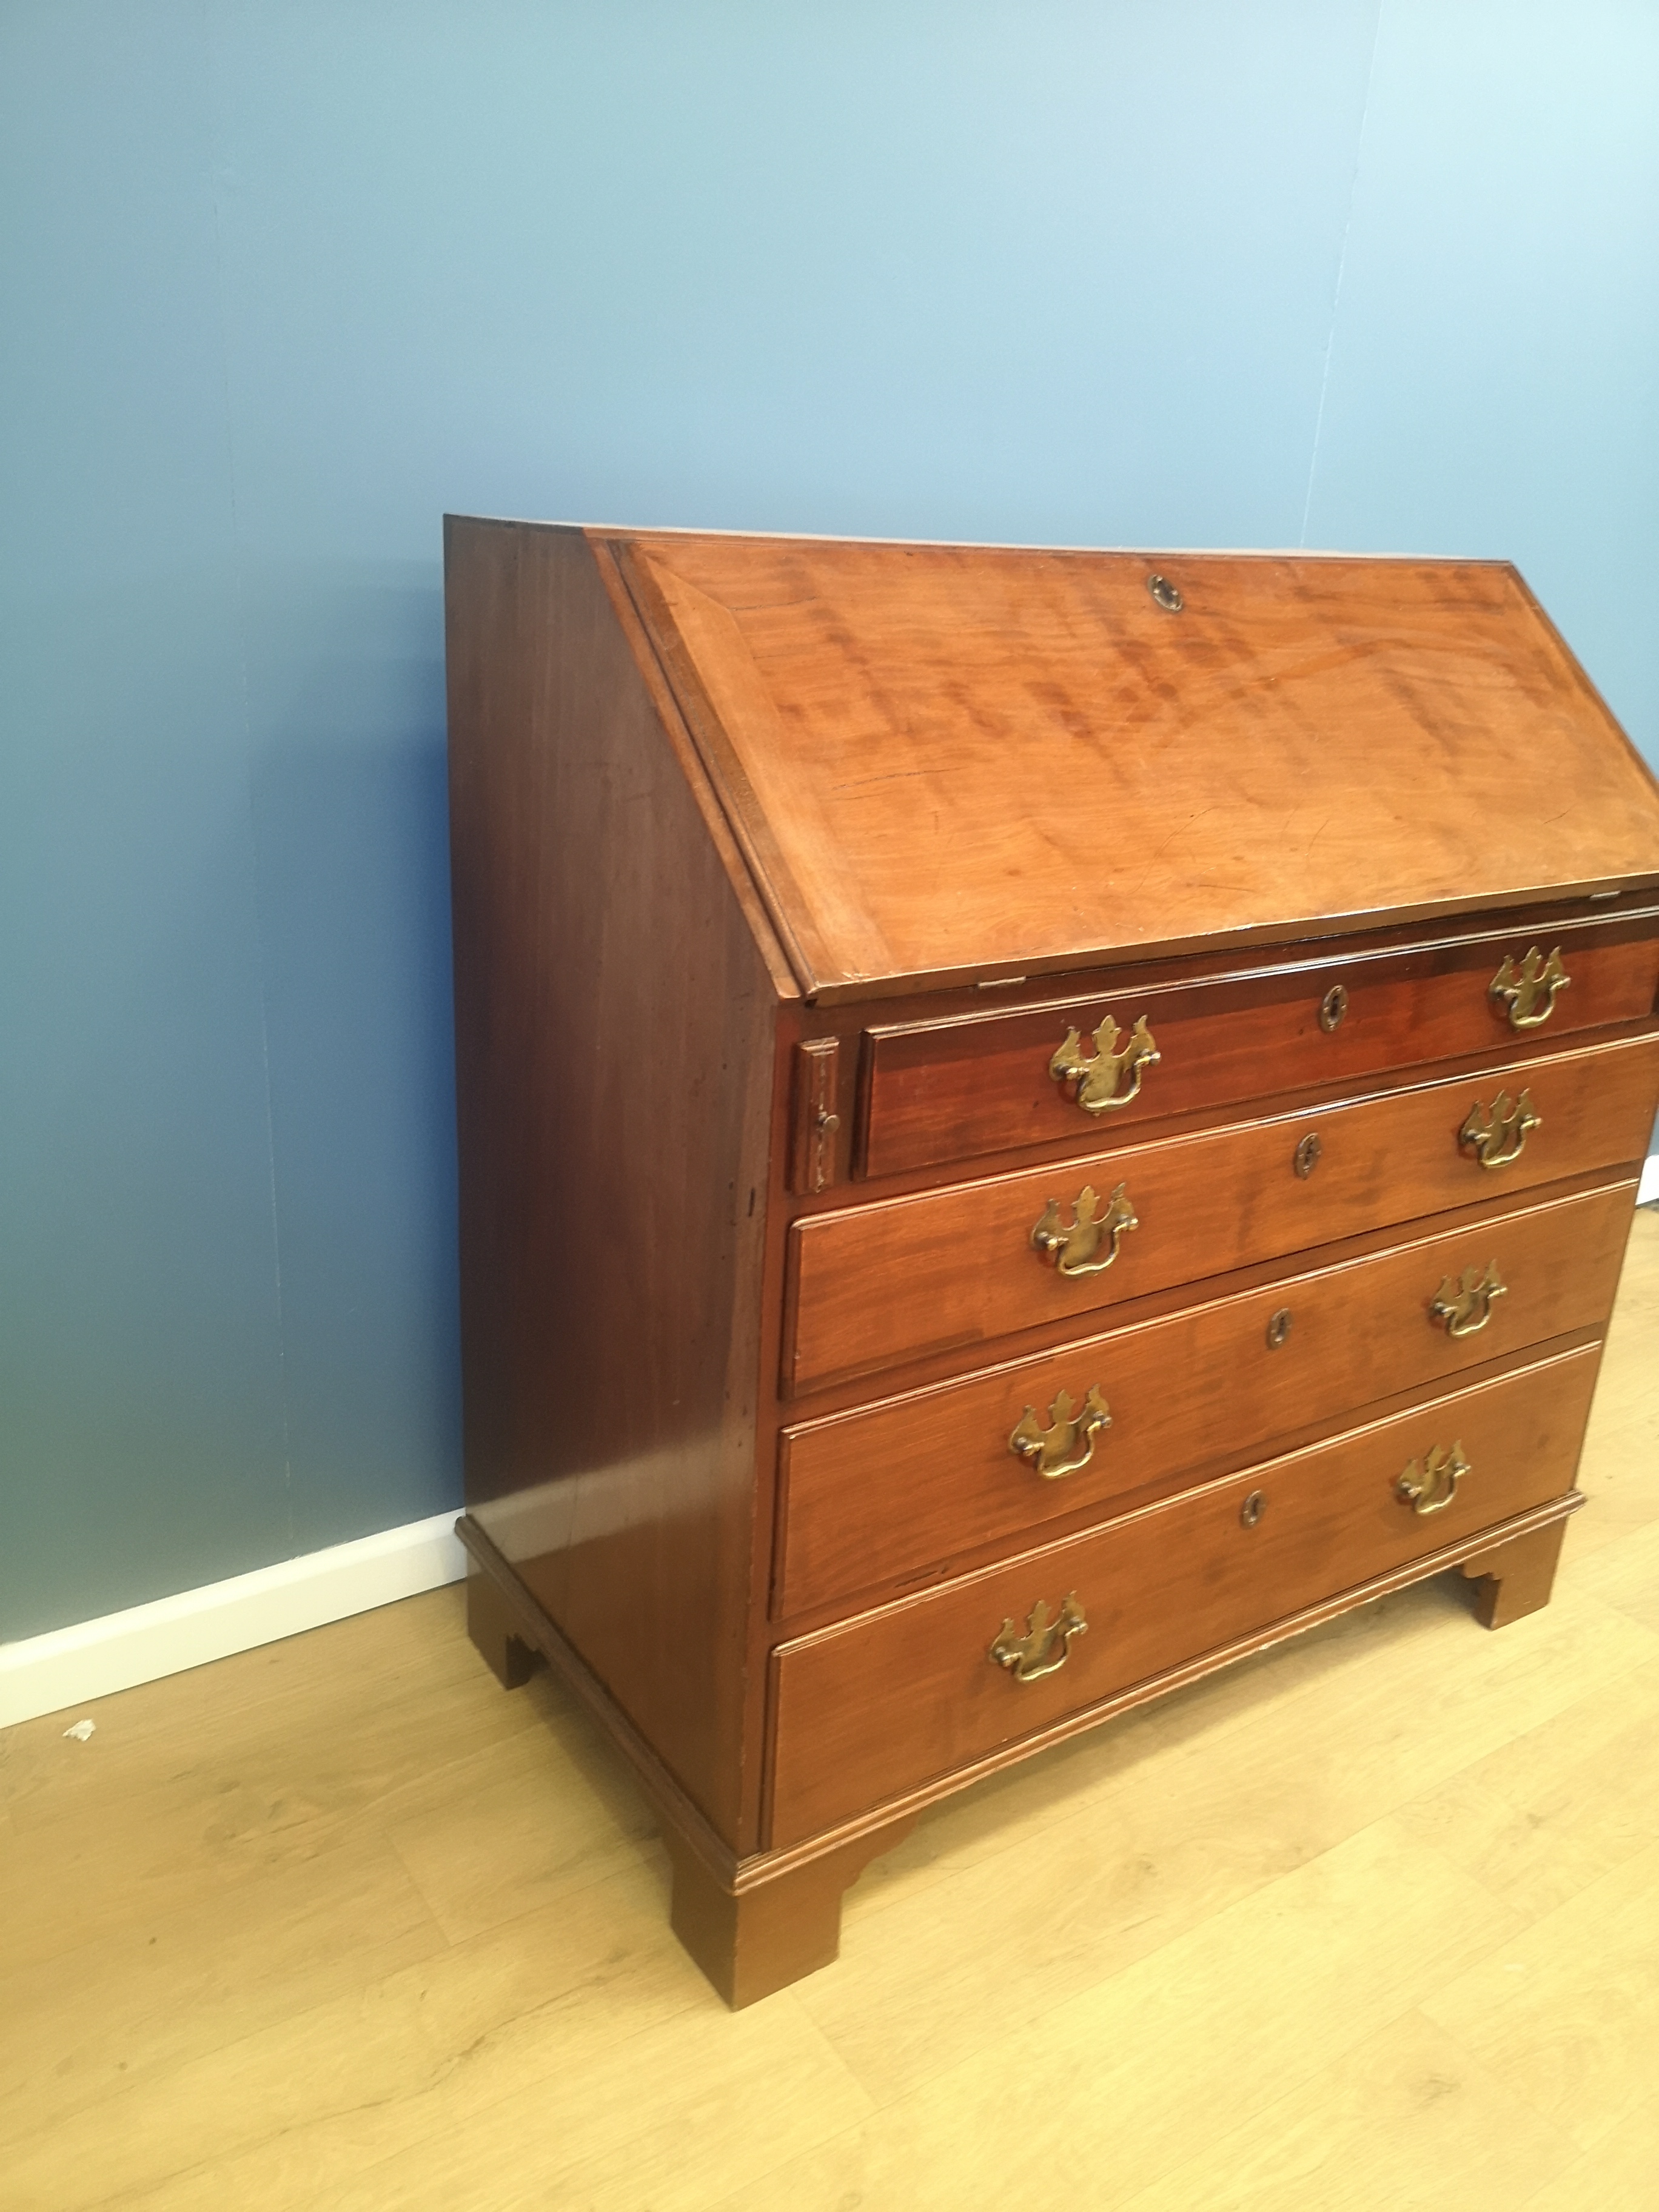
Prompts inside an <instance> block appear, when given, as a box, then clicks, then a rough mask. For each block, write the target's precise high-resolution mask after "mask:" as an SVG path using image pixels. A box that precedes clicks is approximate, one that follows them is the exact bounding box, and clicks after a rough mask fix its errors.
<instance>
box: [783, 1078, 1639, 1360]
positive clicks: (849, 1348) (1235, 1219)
mask: <svg viewBox="0 0 1659 2212" xmlns="http://www.w3.org/2000/svg"><path fill="white" fill-rule="evenodd" d="M1523 1091H1524V1093H1525V1094H1526V1097H1527V1098H1528V1100H1529V1101H1530V1110H1531V1111H1532V1112H1534V1113H1535V1114H1536V1115H1537V1116H1538V1117H1539V1119H1538V1121H1537V1125H1536V1126H1535V1127H1527V1128H1522V1127H1521V1125H1520V1123H1519V1121H1516V1119H1514V1117H1513V1116H1511V1118H1510V1122H1509V1123H1508V1125H1507V1134H1506V1133H1505V1131H1504V1127H1502V1126H1500V1124H1501V1121H1502V1117H1501V1116H1498V1117H1493V1128H1492V1137H1491V1139H1490V1140H1489V1141H1488V1142H1487V1144H1486V1151H1487V1152H1488V1154H1489V1155H1490V1156H1491V1157H1492V1158H1495V1159H1499V1160H1501V1159H1503V1158H1504V1154H1505V1152H1511V1151H1512V1152H1515V1154H1516V1156H1515V1157H1513V1158H1509V1159H1508V1160H1507V1163H1506V1164H1501V1165H1498V1166H1495V1167H1492V1168H1491V1169H1486V1168H1485V1167H1483V1165H1482V1164H1481V1160H1480V1157H1479V1156H1478V1153H1477V1150H1476V1149H1475V1147H1474V1146H1473V1144H1470V1143H1465V1142H1464V1141H1462V1138H1461V1134H1460V1133H1461V1132H1462V1130H1463V1129H1464V1128H1465V1127H1466V1126H1467V1125H1468V1123H1469V1119H1470V1116H1471V1115H1489V1116H1490V1115H1492V1109H1493V1108H1494V1107H1496V1106H1497V1105H1498V1101H1499V1098H1500V1097H1504V1098H1507V1099H1508V1101H1509V1103H1510V1108H1511V1109H1517V1108H1518V1107H1519V1106H1520V1104H1521V1103H1522V1092H1523ZM1656 1091H1659V1037H1656V1036H1645V1037H1638V1038H1633V1039H1628V1040H1624V1041H1621V1042H1617V1043H1613V1044H1603V1045H1591V1046H1588V1047H1585V1048H1582V1049H1581V1050H1579V1051H1577V1052H1575V1053H1566V1054H1553V1055H1551V1056H1549V1057H1547V1058H1544V1059H1538V1060H1528V1061H1526V1062H1524V1063H1522V1064H1519V1065H1513V1066H1502V1067H1496V1068H1488V1069H1486V1070H1483V1071H1482V1072H1481V1073H1480V1074H1479V1075H1478V1076H1460V1077H1457V1078H1455V1079H1451V1080H1449V1081H1446V1082H1441V1083H1435V1084H1425V1085H1418V1086H1415V1087H1413V1089H1410V1090H1407V1091H1395V1092H1393V1093H1391V1094H1389V1095H1386V1096H1384V1097H1376V1098H1370V1099H1364V1100H1356V1101H1351V1102H1347V1103H1340V1104H1336V1105H1331V1106H1322V1107H1316V1108H1311V1109H1306V1110H1304V1111H1302V1112H1299V1113H1297V1114H1295V1115H1277V1116H1274V1117H1273V1118H1271V1119H1267V1120H1261V1121H1249V1122H1244V1123H1239V1124H1235V1125H1233V1126H1232V1127H1226V1128H1221V1129H1213V1130H1205V1131H1202V1132H1200V1133H1198V1134H1195V1135H1188V1136H1182V1137H1172V1138H1166V1139H1162V1140H1155V1141H1152V1142H1148V1143H1141V1144H1138V1145H1133V1146H1125V1147H1120V1148H1119V1149H1118V1150H1117V1151H1115V1152H1099V1153H1095V1154H1092V1155H1090V1156H1088V1157H1086V1158H1081V1159H1074V1160H1063V1161H1051V1162H1049V1163H1048V1164H1047V1165H1045V1166H1042V1167H1039V1168H1030V1169H1025V1170H1022V1171H1021V1172H1020V1173H1018V1174H1017V1175H1006V1176H991V1177H987V1179H986V1180H985V1181H984V1182H977V1183H959V1184H957V1185H955V1186H953V1187H952V1188H948V1189H945V1190H939V1191H927V1192H923V1193H921V1194H918V1195H916V1196H914V1197H910V1198H901V1199H889V1200H883V1201H880V1202H878V1203H876V1204H872V1205H866V1206H851V1207H848V1208H845V1209H842V1210H841V1211H839V1212H829V1213H819V1214H814V1215H811V1216H809V1217H808V1218H806V1219H805V1220H803V1221H798V1222H797V1223H796V1224H795V1225H793V1228H792V1230H791V1231H790V1274H789V1298H790V1309H791V1314H790V1326H789V1329H788V1333H787V1339H786V1351H785V1356H784V1357H785V1367H784V1372H785V1379H786V1381H787V1383H789V1384H790V1385H792V1386H793V1388H794V1389H797V1390H799V1389H806V1388H808V1387H810V1386H811V1385H813V1384H815V1383H827V1382H829V1381H831V1380H833V1379H835V1378H836V1377H838V1376H851V1375H857V1374H863V1373H868V1372H873V1371H876V1370H880V1369H881V1368H884V1367H890V1366H894V1365H896V1364H898V1363H899V1362H900V1361H902V1360H903V1359H906V1358H914V1357H916V1356H919V1355H921V1354H922V1353H924V1352H944V1351H949V1350H955V1349H957V1348H959V1347H960V1348H969V1347H972V1346H975V1345H978V1344H981V1343H983V1342H985V1341H987V1340H990V1339H993V1338H995V1337H1000V1336H1005V1335H1008V1334H1012V1333H1013V1332H1015V1331H1017V1330H1019V1329H1023V1328H1032V1327H1034V1326H1036V1325H1037V1324H1039V1323H1044V1322H1058V1321H1065V1320H1068V1319H1070V1318H1072V1317H1073V1316H1081V1315H1084V1314H1088V1313H1091V1312H1096V1311H1098V1310H1100V1309H1102V1308H1103V1307H1108V1306H1112V1305H1116V1304H1121V1303H1122V1302H1123V1301H1124V1300H1125V1299H1128V1298H1133V1297H1140V1296H1142V1295H1143V1294H1145V1293H1146V1292H1148V1291H1161V1290H1167V1289H1170V1288H1171V1287H1172V1286H1174V1285H1177V1284H1181V1283H1188V1282H1196V1281H1200V1280H1202V1279H1204V1278H1206V1277H1207V1276H1211V1275H1218V1274H1222V1273H1226V1272H1227V1271H1228V1270H1230V1269H1231V1268H1234V1267H1248V1266H1250V1265H1252V1264H1254V1263H1255V1262H1256V1261H1269V1260H1275V1259H1279V1258H1283V1257H1285V1255H1289V1254H1291V1253H1293V1252H1301V1251H1305V1250H1307V1249H1310V1247H1313V1246H1315V1245H1318V1244H1322V1243H1328V1242H1330V1241H1332V1240H1333V1239H1334V1238H1337V1237H1350V1236H1354V1235H1357V1234H1358V1233H1359V1232H1361V1231H1365V1230H1370V1229H1377V1228H1385V1227H1388V1226H1389V1225H1391V1224H1393V1223H1395V1222H1403V1221H1410V1220H1415V1219H1418V1218H1420V1217H1422V1216H1424V1215H1426V1214H1431V1213H1437V1212H1443V1210H1444V1209H1446V1208H1447V1207H1449V1206H1462V1205H1468V1204H1469V1203H1471V1202H1472V1201H1474V1200H1479V1199H1485V1198H1493V1197H1497V1196H1499V1195H1500V1194H1504V1195H1507V1194H1514V1195H1516V1196H1519V1195H1520V1194H1522V1193H1523V1192H1524V1191H1527V1190H1528V1189H1532V1188H1537V1187H1538V1186H1540V1185H1541V1184H1544V1183H1547V1182H1554V1181H1556V1180H1558V1179H1559V1178H1560V1177H1562V1176H1571V1175H1578V1174H1583V1173H1587V1172H1589V1171H1592V1170H1599V1169H1602V1168H1611V1167H1616V1166H1619V1165H1621V1164H1625V1163H1626V1162H1631V1161H1634V1160H1638V1159H1639V1158H1641V1157H1642V1155H1643V1153H1644V1151H1645V1150H1646V1146H1647V1139H1648V1132H1649V1129H1650V1127H1651V1126H1652V1120H1653V1111H1654V1101H1655V1094H1656ZM1315 1147H1317V1157H1316V1158H1314V1157H1313V1154H1314V1148H1315ZM1303 1168H1306V1169H1307V1170H1308V1171H1307V1172H1306V1173H1304V1172H1301V1171H1300V1170H1302V1169H1303ZM1120 1185H1121V1188H1122V1195H1121V1198H1119V1199H1118V1200H1117V1203H1118V1206H1120V1207H1127V1209H1128V1210H1129V1212H1130V1213H1131V1214H1132V1215H1133V1221H1134V1224H1135V1225H1134V1226H1133V1227H1128V1226H1125V1227H1123V1228H1122V1229H1121V1231H1120V1232H1118V1233H1117V1235H1116V1250H1115V1256H1113V1257H1110V1259H1109V1264H1105V1265H1102V1263H1103V1261H1107V1259H1108V1255H1109V1254H1110V1252H1111V1249H1112V1245H1111V1239H1110V1238H1109V1237H1106V1236H1105V1235H1104V1234H1103V1233H1102V1232H1103V1227H1104V1225H1105V1223H1106V1221H1107V1219H1108V1218H1109V1201H1110V1200H1112V1198H1113V1196H1114V1194H1115V1192H1116V1191H1117V1189H1118V1187H1119V1186H1120ZM1089 1193H1092V1194H1094V1195H1093V1197H1092V1199H1091V1198H1090V1197H1088V1196H1086V1195H1085V1194H1089ZM1079 1204H1081V1206H1082V1207H1083V1210H1084V1212H1085V1213H1086V1212H1091V1211H1092V1213H1093V1215H1094V1217H1095V1218H1094V1225H1093V1230H1092V1231H1087V1232H1085V1233H1079V1231H1078V1223H1079ZM1034 1236H1041V1237H1047V1238H1048V1240H1049V1243H1048V1252H1049V1255H1050V1256H1048V1257H1045V1255H1044V1253H1043V1251H1042V1250H1039V1249H1036V1246H1034V1244H1033V1241H1032V1240H1033V1237H1034ZM1091 1237H1092V1238H1094V1239H1095V1240H1097V1241H1095V1243H1094V1249H1093V1250H1092V1251H1090V1250H1089V1249H1088V1247H1089V1244H1090V1242H1091ZM1066 1239H1069V1240H1070V1241H1067V1242H1065V1243H1064V1244H1063V1248H1062V1245H1061V1243H1060V1240H1066ZM1079 1261H1081V1263H1082V1266H1083V1267H1091V1268H1092V1267H1099V1268H1100V1272H1092V1273H1089V1272H1081V1271H1080V1270H1079V1268H1078V1267H1077V1266H1076V1265H1075V1264H1074V1263H1077V1262H1079Z"/></svg>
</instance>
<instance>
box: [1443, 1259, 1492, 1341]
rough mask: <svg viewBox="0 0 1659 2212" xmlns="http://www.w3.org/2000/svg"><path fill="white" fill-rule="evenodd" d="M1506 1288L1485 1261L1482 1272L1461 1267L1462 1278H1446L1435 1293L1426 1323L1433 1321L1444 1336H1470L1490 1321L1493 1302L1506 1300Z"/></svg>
mask: <svg viewBox="0 0 1659 2212" xmlns="http://www.w3.org/2000/svg"><path fill="white" fill-rule="evenodd" d="M1509 1288H1510V1286H1509V1285H1508V1284H1507V1283H1506V1282H1505V1281H1504V1278H1503V1277H1502V1276H1501V1275H1500V1274H1499V1273H1498V1262H1497V1261H1496V1260H1488V1261H1487V1262H1486V1269H1485V1272H1484V1273H1483V1272H1482V1271H1481V1269H1480V1268H1479V1267H1465V1268H1464V1270H1463V1273H1462V1276H1461V1277H1460V1276H1456V1275H1448V1276H1446V1277H1445V1279H1444V1280H1443V1282H1442V1283H1441V1285H1440V1288H1439V1289H1438V1290H1437V1291H1436V1292H1435V1295H1434V1300H1433V1303H1432V1304H1431V1306H1430V1308H1429V1319H1430V1320H1431V1321H1437V1322H1440V1324H1441V1325H1442V1327H1443V1328H1444V1329H1445V1332H1446V1334H1447V1335H1448V1336H1473V1335H1474V1334H1475V1333H1476V1331H1477V1330H1479V1329H1483V1328H1485V1327H1486V1323H1487V1322H1489V1321H1490V1320H1491V1319H1492V1300H1493V1299H1494V1298H1502V1297H1508V1295H1509Z"/></svg>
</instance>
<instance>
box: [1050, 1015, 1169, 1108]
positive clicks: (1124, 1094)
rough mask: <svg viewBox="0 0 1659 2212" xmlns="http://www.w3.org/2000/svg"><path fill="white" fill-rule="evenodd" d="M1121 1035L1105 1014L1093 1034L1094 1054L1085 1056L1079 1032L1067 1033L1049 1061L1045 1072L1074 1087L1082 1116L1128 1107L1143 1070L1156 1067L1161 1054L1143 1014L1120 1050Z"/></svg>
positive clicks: (1137, 1090) (1138, 1089)
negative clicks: (1064, 1040)
mask: <svg viewBox="0 0 1659 2212" xmlns="http://www.w3.org/2000/svg"><path fill="white" fill-rule="evenodd" d="M1122 1034H1123V1032H1122V1031H1121V1030H1120V1029H1119V1027H1118V1025H1117V1024H1116V1023H1115V1021H1114V1020H1113V1018H1112V1017H1111V1016H1110V1015H1109V1014H1108V1015H1107V1017H1106V1018H1105V1020H1104V1021H1103V1022H1102V1024H1100V1027H1099V1028H1098V1029H1097V1030H1096V1031H1095V1034H1094V1050H1093V1052H1091V1053H1086V1052H1085V1051H1084V1049H1083V1040H1082V1036H1081V1034H1080V1032H1079V1031H1078V1030H1066V1042H1065V1043H1064V1044H1062V1045H1061V1047H1060V1050H1059V1051H1058V1052H1057V1053H1056V1054H1054V1058H1053V1059H1052V1060H1050V1061H1049V1062H1048V1073H1049V1074H1050V1075H1051V1076H1053V1078H1054V1081H1055V1082H1056V1083H1070V1084H1073V1085H1075V1086H1076V1088H1075V1089H1074V1090H1073V1092H1072V1096H1073V1098H1074V1099H1075V1100H1076V1102H1077V1103H1078V1104H1079V1106H1080V1107H1082V1109H1083V1110H1084V1112H1085V1114H1109V1113H1111V1112H1112V1111H1113V1110H1114V1109H1115V1108H1117V1107H1119V1106H1127V1104H1128V1103H1129V1102H1130V1100H1131V1099H1132V1098H1138V1097H1139V1096H1140V1079H1141V1077H1142V1075H1143V1074H1144V1073H1145V1072H1146V1069H1147V1068H1149V1067H1156V1066H1158V1060H1159V1057H1160V1055H1159V1053H1158V1046H1157V1043H1156V1042H1155V1041H1154V1039H1153V1036H1152V1031H1151V1030H1149V1029H1148V1028H1147V1026H1146V1015H1145V1014H1142V1015H1140V1016H1139V1018H1138V1019H1137V1021H1136V1023H1135V1025H1134V1027H1133V1029H1132V1030H1130V1032H1129V1042H1127V1044H1126V1045H1125V1046H1124V1047H1123V1048H1122V1050H1121V1051H1119V1049H1118V1043H1117V1041H1118V1039H1119V1037H1120V1036H1121V1035H1122Z"/></svg>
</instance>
